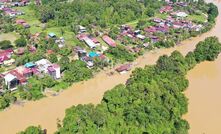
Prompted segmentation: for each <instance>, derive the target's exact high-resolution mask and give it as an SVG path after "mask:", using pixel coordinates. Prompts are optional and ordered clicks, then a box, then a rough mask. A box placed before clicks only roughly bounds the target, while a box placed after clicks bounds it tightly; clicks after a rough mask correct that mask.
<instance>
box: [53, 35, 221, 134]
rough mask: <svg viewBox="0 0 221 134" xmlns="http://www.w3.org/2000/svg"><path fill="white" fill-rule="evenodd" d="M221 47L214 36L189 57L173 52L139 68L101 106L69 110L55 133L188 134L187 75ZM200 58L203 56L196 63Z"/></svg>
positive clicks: (105, 96)
mask: <svg viewBox="0 0 221 134" xmlns="http://www.w3.org/2000/svg"><path fill="white" fill-rule="evenodd" d="M202 44H203V45H202ZM218 46H219V47H220V46H221V44H220V43H218V40H217V38H216V37H210V38H207V39H206V40H205V41H203V42H200V43H199V44H198V45H197V47H196V49H195V50H194V52H190V53H188V54H187V56H186V57H183V56H182V55H181V54H180V53H179V52H178V51H174V52H173V53H172V54H171V55H170V56H166V55H164V56H161V57H160V58H159V60H158V61H157V64H156V65H153V66H146V67H145V68H144V69H141V68H137V69H136V70H135V71H133V73H132V75H131V78H130V79H128V81H127V84H126V85H123V84H121V85H118V86H116V87H115V88H113V89H112V90H110V91H107V92H106V93H105V95H104V97H103V99H102V102H101V104H99V105H97V106H94V105H92V104H88V105H78V106H73V107H71V108H69V109H67V110H66V116H65V118H64V120H63V124H62V125H61V127H60V128H59V130H58V131H57V132H56V133H57V134H63V133H94V134H95V133H96V134H102V133H147V134H155V133H160V134H187V133H188V131H187V130H188V129H189V125H188V123H187V121H185V120H183V119H182V115H183V114H185V113H186V112H187V99H186V97H185V96H184V94H183V91H184V90H185V89H186V88H187V87H188V80H187V79H186V78H185V74H186V73H187V71H188V70H189V69H191V68H192V67H194V66H195V65H196V61H198V63H199V62H201V61H204V60H214V59H215V58H216V57H217V56H218V54H219V53H220V49H219V47H218ZM208 48H211V49H212V50H211V51H208ZM213 48H217V49H218V50H217V51H214V49H213ZM200 56H203V57H205V58H203V59H202V60H198V57H200Z"/></svg>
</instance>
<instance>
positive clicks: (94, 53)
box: [88, 52, 100, 58]
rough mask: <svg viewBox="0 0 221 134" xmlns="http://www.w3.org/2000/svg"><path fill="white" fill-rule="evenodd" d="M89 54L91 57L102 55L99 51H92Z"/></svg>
mask: <svg viewBox="0 0 221 134" xmlns="http://www.w3.org/2000/svg"><path fill="white" fill-rule="evenodd" d="M88 55H89V57H91V58H94V57H99V56H100V54H98V53H96V52H90V53H89V54H88Z"/></svg>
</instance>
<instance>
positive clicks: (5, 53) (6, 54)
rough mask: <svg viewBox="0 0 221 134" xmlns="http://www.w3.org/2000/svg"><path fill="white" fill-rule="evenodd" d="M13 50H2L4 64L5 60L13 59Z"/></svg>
mask: <svg viewBox="0 0 221 134" xmlns="http://www.w3.org/2000/svg"><path fill="white" fill-rule="evenodd" d="M12 53H13V52H11V50H9V49H8V50H4V51H1V52H0V64H4V62H5V61H7V60H10V59H11V55H12Z"/></svg>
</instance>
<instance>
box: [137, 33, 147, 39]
mask: <svg viewBox="0 0 221 134" xmlns="http://www.w3.org/2000/svg"><path fill="white" fill-rule="evenodd" d="M136 37H137V38H138V39H141V40H144V39H145V38H146V37H145V36H144V35H141V34H138V35H136Z"/></svg>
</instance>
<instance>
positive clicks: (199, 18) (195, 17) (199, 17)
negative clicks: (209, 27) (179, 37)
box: [187, 14, 207, 22]
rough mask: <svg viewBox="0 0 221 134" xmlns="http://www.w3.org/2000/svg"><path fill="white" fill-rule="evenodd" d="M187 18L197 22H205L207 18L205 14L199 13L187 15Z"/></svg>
mask: <svg viewBox="0 0 221 134" xmlns="http://www.w3.org/2000/svg"><path fill="white" fill-rule="evenodd" d="M187 19H189V20H191V21H198V22H206V21H207V18H206V16H205V15H203V14H201V15H195V14H194V15H189V16H188V17H187Z"/></svg>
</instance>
